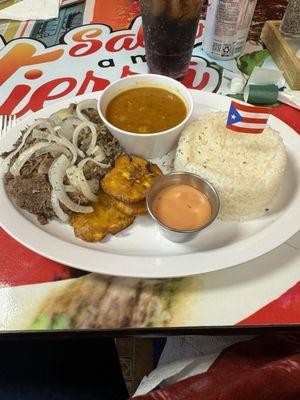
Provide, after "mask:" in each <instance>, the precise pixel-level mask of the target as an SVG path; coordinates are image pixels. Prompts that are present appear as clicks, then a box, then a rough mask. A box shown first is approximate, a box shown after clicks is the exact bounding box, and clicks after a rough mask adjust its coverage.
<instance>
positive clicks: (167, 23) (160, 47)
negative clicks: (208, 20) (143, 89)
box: [141, 0, 202, 79]
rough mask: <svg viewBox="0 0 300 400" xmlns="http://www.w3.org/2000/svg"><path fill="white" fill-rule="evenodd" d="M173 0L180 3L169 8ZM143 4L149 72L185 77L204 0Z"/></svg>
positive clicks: (154, 0) (152, 0)
mask: <svg viewBox="0 0 300 400" xmlns="http://www.w3.org/2000/svg"><path fill="white" fill-rule="evenodd" d="M172 2H173V4H174V3H177V8H175V10H174V9H172V8H170V4H172ZM141 3H142V18H143V30H144V40H145V48H146V60H147V64H148V67H149V70H150V72H152V73H156V74H162V75H167V76H170V77H171V78H175V79H178V78H181V77H183V75H184V74H185V73H186V71H187V69H188V67H189V63H190V59H191V56H192V52H193V48H194V42H195V36H196V33H197V28H198V22H199V16H200V10H201V5H202V1H199V0H182V1H178V0H177V1H176V0H175V2H174V0H142V2H141ZM159 4H162V9H159ZM155 5H156V8H155Z"/></svg>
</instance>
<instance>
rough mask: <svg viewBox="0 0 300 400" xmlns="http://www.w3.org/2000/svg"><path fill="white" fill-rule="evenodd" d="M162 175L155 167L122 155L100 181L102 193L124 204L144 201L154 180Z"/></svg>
mask: <svg viewBox="0 0 300 400" xmlns="http://www.w3.org/2000/svg"><path fill="white" fill-rule="evenodd" d="M161 175H163V173H162V172H161V170H160V169H159V168H158V166H157V165H155V164H151V163H150V162H149V161H147V160H144V159H143V158H140V157H137V156H128V155H126V154H122V155H120V156H118V157H117V159H116V163H115V167H114V168H113V169H112V170H111V171H110V172H108V173H107V174H106V175H105V177H104V178H103V179H102V181H101V185H102V189H103V190H104V192H106V193H108V194H110V195H111V196H113V197H115V198H116V199H118V200H121V201H124V202H125V203H138V202H139V201H141V200H143V199H145V197H146V194H147V191H148V190H149V188H150V187H151V185H152V184H153V182H154V180H155V178H157V177H158V176H161Z"/></svg>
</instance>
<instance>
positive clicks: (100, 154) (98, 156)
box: [92, 145, 106, 161]
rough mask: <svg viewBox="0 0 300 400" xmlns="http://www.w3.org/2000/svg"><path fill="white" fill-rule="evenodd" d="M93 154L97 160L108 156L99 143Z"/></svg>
mask: <svg viewBox="0 0 300 400" xmlns="http://www.w3.org/2000/svg"><path fill="white" fill-rule="evenodd" d="M92 154H93V156H94V158H95V159H96V160H97V161H103V160H104V159H105V157H106V155H105V153H104V150H103V149H102V148H101V147H100V146H98V145H97V146H96V147H95V149H94V151H93V153H92Z"/></svg>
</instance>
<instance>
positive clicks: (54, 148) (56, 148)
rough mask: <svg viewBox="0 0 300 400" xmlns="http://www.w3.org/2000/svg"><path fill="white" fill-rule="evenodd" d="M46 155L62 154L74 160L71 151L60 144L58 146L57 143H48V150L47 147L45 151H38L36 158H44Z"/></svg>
mask: <svg viewBox="0 0 300 400" xmlns="http://www.w3.org/2000/svg"><path fill="white" fill-rule="evenodd" d="M46 153H51V154H52V153H62V154H64V155H65V156H67V157H68V159H71V158H72V155H71V153H70V151H69V149H67V148H66V147H65V146H62V145H60V144H56V143H48V148H47V147H45V148H44V149H43V148H42V149H41V150H37V152H36V156H37V157H38V156H42V155H43V154H46Z"/></svg>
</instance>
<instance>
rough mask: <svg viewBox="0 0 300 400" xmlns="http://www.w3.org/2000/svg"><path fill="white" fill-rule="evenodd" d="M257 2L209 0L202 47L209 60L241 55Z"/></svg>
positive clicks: (228, 58) (254, 0) (226, 58)
mask: <svg viewBox="0 0 300 400" xmlns="http://www.w3.org/2000/svg"><path fill="white" fill-rule="evenodd" d="M256 2H257V0H209V4H208V7H207V15H206V22H205V31H204V41H203V48H204V51H205V52H206V54H207V55H209V56H210V57H212V58H217V59H224V60H230V59H232V58H235V57H238V56H239V55H240V54H242V52H243V50H244V48H245V45H246V41H247V38H248V33H249V29H250V24H251V21H252V18H253V14H254V10H255V6H256Z"/></svg>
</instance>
